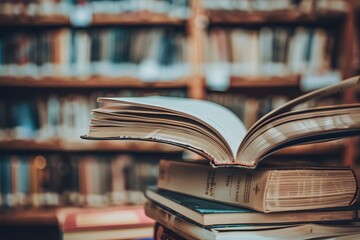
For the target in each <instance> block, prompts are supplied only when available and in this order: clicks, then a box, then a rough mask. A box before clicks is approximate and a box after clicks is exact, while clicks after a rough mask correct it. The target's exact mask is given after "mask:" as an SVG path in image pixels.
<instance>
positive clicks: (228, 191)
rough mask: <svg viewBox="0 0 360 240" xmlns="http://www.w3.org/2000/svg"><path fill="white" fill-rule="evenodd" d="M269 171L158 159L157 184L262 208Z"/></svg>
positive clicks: (195, 195) (208, 197) (191, 193)
mask: <svg viewBox="0 0 360 240" xmlns="http://www.w3.org/2000/svg"><path fill="white" fill-rule="evenodd" d="M269 173H270V171H246V170H242V169H237V168H233V169H230V168H211V167H210V166H207V165H200V164H192V163H185V162H175V161H166V160H161V161H160V164H159V177H158V181H157V186H158V188H161V189H166V190H170V191H175V192H180V193H183V194H188V195H191V196H194V197H199V198H204V199H209V200H212V201H219V202H224V203H228V204H233V205H238V206H242V207H247V208H251V209H255V210H258V211H262V212H265V211H266V210H265V207H264V206H265V193H266V191H267V183H268V178H269Z"/></svg>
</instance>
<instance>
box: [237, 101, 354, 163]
mask: <svg viewBox="0 0 360 240" xmlns="http://www.w3.org/2000/svg"><path fill="white" fill-rule="evenodd" d="M359 134H360V105H359V104H354V105H342V106H336V107H333V108H331V107H319V108H314V109H307V110H302V111H294V112H288V113H283V114H281V116H279V117H278V118H274V120H273V121H269V123H268V124H266V125H264V126H262V127H261V128H259V129H258V130H257V131H256V132H254V133H253V135H252V136H250V137H249V138H248V139H247V142H246V143H245V144H243V145H242V148H240V150H239V152H238V158H237V160H238V161H239V162H240V163H241V164H244V165H249V166H250V167H255V166H256V164H257V163H258V162H259V161H260V160H261V159H262V158H263V157H265V156H266V155H268V154H270V153H272V152H273V151H276V150H278V149H280V148H282V147H285V146H289V145H295V144H301V143H308V142H314V141H315V142H318V141H324V140H329V139H336V138H341V137H348V136H356V135H359Z"/></svg>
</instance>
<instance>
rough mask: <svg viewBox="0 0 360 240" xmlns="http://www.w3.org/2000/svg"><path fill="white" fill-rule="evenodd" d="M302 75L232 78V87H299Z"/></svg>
mask: <svg viewBox="0 0 360 240" xmlns="http://www.w3.org/2000/svg"><path fill="white" fill-rule="evenodd" d="M299 83H300V76H299V75H289V76H271V77H268V76H254V77H252V76H251V77H250V76H249V77H245V76H244V77H240V76H232V77H231V78H230V88H278V87H284V88H287V87H290V88H293V87H299Z"/></svg>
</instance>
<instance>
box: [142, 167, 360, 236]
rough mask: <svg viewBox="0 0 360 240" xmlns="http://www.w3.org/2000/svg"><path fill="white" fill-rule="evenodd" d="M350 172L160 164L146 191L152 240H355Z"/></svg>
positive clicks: (357, 226)
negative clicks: (151, 226)
mask: <svg viewBox="0 0 360 240" xmlns="http://www.w3.org/2000/svg"><path fill="white" fill-rule="evenodd" d="M357 194H358V192H357V181H356V177H355V175H354V173H353V171H352V170H351V169H349V168H324V167H323V168H304V169H300V168H299V169H288V168H287V169H285V168H280V169H272V168H258V169H256V170H246V169H245V170H244V169H239V168H234V167H227V168H213V167H211V166H209V164H206V163H205V164H203V163H194V162H185V161H181V162H180V161H171V160H161V161H160V164H159V176H158V181H157V186H150V187H148V189H147V190H146V197H147V199H148V201H147V203H146V205H145V213H146V215H147V216H148V217H150V218H152V219H154V220H155V221H156V224H155V230H154V239H162V240H165V239H167V240H170V239H329V238H330V239H358V238H360V222H358V209H359V207H358V206H357V204H354V202H355V201H356V198H357Z"/></svg>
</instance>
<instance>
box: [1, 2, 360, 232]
mask: <svg viewBox="0 0 360 240" xmlns="http://www.w3.org/2000/svg"><path fill="white" fill-rule="evenodd" d="M330 2H331V3H330ZM56 4H58V5H56ZM99 4H100V5H101V4H102V5H103V6H102V7H99V6H100V5H99ZM356 6H357V8H356ZM356 9H357V10H356ZM359 13H360V11H359V6H358V3H357V1H356V0H344V1H343V0H332V1H328V0H326V1H323V0H309V1H308V0H300V1H290V0H289V1H273V4H271V6H270V5H268V4H266V1H245V0H244V1H233V0H227V1H213V0H202V1H196V0H172V1H165V0H160V1H155V0H144V1H137V0H127V1H106V3H103V2H101V1H96V0H93V1H91V0H89V1H64V0H62V1H17V2H16V3H13V2H12V1H0V27H1V28H2V29H3V31H1V33H0V94H1V96H2V97H1V99H2V100H1V102H0V158H1V160H0V161H1V164H0V166H1V170H0V173H1V175H0V176H1V196H2V198H1V200H2V204H3V205H2V209H1V212H0V224H1V226H2V227H1V228H2V229H4V227H5V226H9V224H10V223H11V224H15V225H16V221H12V220H9V219H16V218H19V219H22V220H21V221H20V222H21V224H22V225H24V226H27V225H31V224H34V223H37V224H42V223H46V222H47V223H48V221H47V220H48V219H49V218H52V219H54V218H55V214H54V211H55V209H59V208H64V207H69V206H70V207H73V206H75V207H79V206H80V207H84V206H85V207H94V206H99V205H101V206H102V207H104V206H107V205H124V204H138V203H141V200H140V199H139V197H131V196H132V195H131V192H132V191H141V190H142V188H143V186H144V185H146V181H149V182H151V181H154V179H156V176H153V175H151V174H152V173H153V172H154V171H155V170H154V168H156V163H157V161H158V160H159V159H160V158H164V157H167V158H171V159H177V158H181V157H182V152H181V150H180V149H178V148H176V147H172V146H164V145H159V144H153V143H141V144H139V143H135V142H125V143H122V142H121V143H120V142H112V141H105V142H88V141H83V140H81V139H80V138H79V136H80V135H81V134H84V133H86V130H87V122H88V119H89V117H90V116H89V113H90V109H92V108H94V107H95V106H96V105H95V104H96V98H97V97H98V96H104V95H108V96H142V95H152V94H161V95H167V96H179V97H189V98H197V99H207V100H211V101H214V102H218V103H220V104H223V105H225V106H227V107H229V108H230V109H231V110H233V111H234V112H235V113H236V114H237V115H238V116H240V117H241V118H242V119H243V120H244V122H245V124H246V125H247V126H249V125H251V123H253V122H254V121H255V120H256V119H258V118H259V117H260V116H262V115H263V114H265V113H266V112H268V111H270V110H271V109H272V108H274V107H276V106H277V105H279V104H281V103H282V102H284V101H285V100H287V99H291V98H293V97H296V96H298V95H300V94H302V93H303V92H304V88H312V87H316V85H317V83H319V84H320V85H321V84H329V83H330V82H331V81H334V79H335V81H336V80H337V79H339V78H346V77H350V76H352V75H354V74H359V73H360V72H359V69H360V65H359V55H358V54H356V51H358V52H359V50H358V49H359V44H360V42H359V39H360V37H359V35H358V34H359V32H360V28H359V16H360V14H359ZM254 43H256V44H254ZM248 44H250V45H251V46H250V45H248ZM241 46H249V47H248V48H244V47H242V48H241ZM314 49H315V50H314ZM316 49H321V50H319V51H316ZM356 49H357V50H356ZM235 52H237V53H242V52H244V54H237V55H236V54H234V53H235ZM294 52H295V53H301V56H302V58H299V57H297V56H299V54H295V53H294ZM291 66H293V67H291ZM294 66H295V67H294ZM297 66H301V67H297ZM314 81H317V82H315V83H314ZM359 96H360V94H359V90H357V91H356V90H355V91H349V92H347V93H346V94H345V95H343V96H339V95H336V96H332V97H331V98H328V99H321V100H320V101H318V102H313V103H311V104H313V105H321V104H326V103H334V102H354V101H359V99H360V97H359ZM358 142H359V141H358V140H357V139H349V140H345V141H336V142H333V143H327V144H313V145H307V146H297V147H293V148H289V149H285V150H283V151H281V152H279V153H277V154H276V155H275V157H274V158H276V159H283V160H286V159H289V158H291V159H298V160H299V161H303V160H307V161H309V163H310V162H314V161H318V162H323V163H324V164H325V162H326V161H327V162H328V163H330V164H334V165H352V166H355V167H356V168H355V170H356V171H360V153H358V151H357V149H358V148H359V146H360V145H359V143H358ZM164 152H165V153H164ZM39 159H40V160H39ZM44 159H45V162H46V164H47V166H46V167H44V169H41V164H40V163H43V164H44ZM53 159H55V160H53ZM89 159H90V160H89ZM114 159H115V160H114ZM116 159H128V160H120V162H123V164H124V165H126V164H125V163H126V162H127V164H128V165H126V166H127V167H126V168H125V167H124V166H120V170H119V171H120V172H122V173H123V175H124V176H125V177H124V176H122V178H123V180H122V181H123V182H125V183H124V186H122V188H119V189H120V190H119V189H117V190H116V189H115V188H114V189H115V190H114V189H111V188H109V185H110V186H112V185H111V184H110V183H111V182H116V180H113V179H116V178H115V177H116V176H115V175H114V174H113V175H111V174H110V175H111V176H112V177H113V179H112V178H111V177H110V179H102V180H101V177H99V178H98V182H96V181H95V182H94V181H92V182H91V180H89V176H88V175H89V171H90V172H91V170H86V169H101V168H103V169H105V170H104V171H103V172H99V171H97V170H94V171H95V175H96V176H105V175H106V172H107V171H108V173H109V171H110V170H109V169H108V168H110V166H112V165H111V164H113V163H115V162H116V161H117V160H116ZM129 159H131V160H129ZM36 160H37V161H38V162H40V163H38V164H40V168H39V166H38V168H37V170H36V171H39V172H41V171H40V170H44V172H43V173H38V175H39V174H40V175H41V174H43V175H44V176H46V177H43V179H42V180H41V181H40V180H34V179H33V180H32V181H33V182H35V183H36V184H35V185H37V186H27V185H26V183H25V182H24V180H23V179H22V180H21V179H20V178H19V179H15V180H14V178H15V177H17V176H18V175H19V174H20V175H22V172H21V170H19V169H36V164H34V163H36ZM52 162H53V163H54V164H53V165H57V166H58V167H53V170H51V168H50V166H51V165H52V164H51V163H52ZM89 162H90V163H89ZM74 163H76V164H78V165H81V166H83V167H80V168H79V166H77V167H75V169H76V170H75V171H74V172H75V173H74V176H75V177H74V178H76V179H78V180H81V181H82V183H83V185H86V186H90V189H86V187H84V186H82V184H80V183H78V185H77V188H76V187H75V188H74V186H70V185H71V184H70V183H66V182H61V181H58V180H59V179H58V178H61V177H59V176H58V175H57V174H58V172H59V171H60V170H59V169H61V168H64V169H67V168H70V169H71V167H69V166H70V165H71V164H73V165H74ZM76 164H75V165H76ZM98 165H99V166H100V165H101V166H102V167H96V166H98ZM120 165H121V164H120ZM144 165H145V166H147V167H144ZM59 166H62V167H59ZM66 166H68V167H66ZM84 166H85V167H84ZM94 166H95V167H94ZM121 167H123V168H121ZM139 168H141V169H142V170H141V171H140V170H136V169H139ZM6 169H9V170H6ZM84 169H85V170H84ZM106 169H107V170H106ZM124 169H127V170H126V171H125V170H124ZM144 169H145V170H144ZM23 171H25V172H26V170H23ZM29 171H30V170H29ZM127 171H130V173H129V172H127ZM136 171H140V172H142V173H141V174H143V176H142V175H141V174H140V173H138V172H136ZM124 173H125V174H124ZM6 174H7V175H6ZM69 174H70V173H69ZM28 175H29V178H30V177H31V171H30V172H28ZM33 175H34V174H33ZM35 175H36V174H35ZM38 175H36V176H38ZM62 177H63V178H66V177H64V176H62ZM118 177H119V176H118ZM142 177H143V178H145V179H147V180H144V181H142V180H141V179H142ZM93 178H94V177H93ZM93 178H92V179H93ZM119 178H121V177H119ZM50 179H55V180H50ZM30 180H31V179H30ZM117 180H118V179H117ZM22 181H23V182H22ZM101 181H102V183H100V182H101ZM56 182H57V184H58V185H59V186H57V188H56V187H54V188H51V186H50V185H51V184H50V183H56ZM59 182H60V183H59ZM126 182H127V183H126ZM130 182H132V183H133V185H132V186H130V185H131V184H130ZM144 182H145V183H144ZM66 184H68V185H66ZM101 184H103V185H101ZM60 185H61V186H60ZM101 186H102V187H101ZM105 186H107V187H105ZM31 187H33V189H32V188H31ZM80 188H81V190H80ZM94 188H98V189H95V190H94ZM104 188H105V189H104ZM21 189H22V190H21ZM34 189H37V190H36V191H35V190H34ZM54 189H56V190H54ZM69 189H75V190H73V193H74V194H73V195H74V196H75V197H73V198H75V199H77V201H75V202H71V201H70V200H69V199H71V197H70V195H71V194H70V193H69V192H71V191H69ZM99 189H101V191H102V192H101V193H99V191H97V190H99ZM14 191H15V192H16V194H13V192H14ZM22 191H23V192H25V193H26V194H25V196H28V197H29V198H26V197H25V198H26V200H24V197H23V195H24V194H22ZM119 192H120V194H118V193H119ZM124 192H126V194H125V195H126V197H124V194H123V195H121V193H124ZM41 193H43V194H44V197H43V198H44V199H45V200H44V199H43V200H42V201H43V202H41V200H38V202H37V203H36V204H35V203H34V201H35V200H34V198H35V199H36V194H38V195H39V194H40V195H41ZM52 193H55V200H54V202H51V201H52V200H53V199H51V196H52V195H51V194H52ZM9 194H10V195H11V196H12V197H10V199H7V197H6V195H9ZM92 194H93V195H94V194H95V195H96V194H97V195H98V198H97V197H96V196H95V197H94V198H93V199H95V200H89V199H88V197H89V196H92ZM46 195H48V196H47V197H48V198H49V199H46V198H47V197H46ZM135 195H136V194H135ZM16 196H17V197H16ZM34 196H35V197H34ZM49 196H50V197H49ZM71 196H72V195H71ZM116 196H117V198H116ZM137 196H138V195H137ZM90 198H91V197H90ZM14 199H15V200H14ZM16 199H17V200H16ZM19 199H20V200H19ZM40 199H41V197H40ZM56 199H57V200H56ZM96 199H98V201H99V202H97V200H96ZM99 199H100V200H99ZM114 199H115V200H116V199H117V201H115V200H114ZM35 202H36V201H35ZM49 216H50V217H49ZM24 219H25V220H24ZM8 220H9V221H8ZM54 222H56V221H54ZM11 224H10V225H11ZM0 236H1V235H0Z"/></svg>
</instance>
